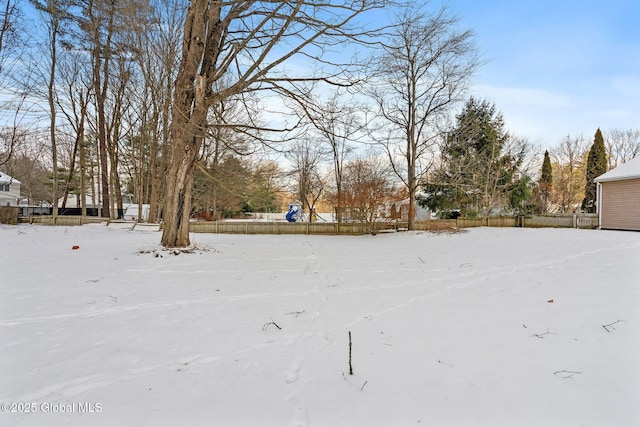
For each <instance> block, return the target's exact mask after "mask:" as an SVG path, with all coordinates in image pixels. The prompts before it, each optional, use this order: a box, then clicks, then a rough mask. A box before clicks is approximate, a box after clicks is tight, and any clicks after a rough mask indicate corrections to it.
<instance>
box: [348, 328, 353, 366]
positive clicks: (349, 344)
mask: <svg viewBox="0 0 640 427" xmlns="http://www.w3.org/2000/svg"><path fill="white" fill-rule="evenodd" d="M349 375H353V366H351V331H349Z"/></svg>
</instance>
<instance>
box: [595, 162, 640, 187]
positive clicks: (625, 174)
mask: <svg viewBox="0 0 640 427" xmlns="http://www.w3.org/2000/svg"><path fill="white" fill-rule="evenodd" d="M634 178H640V156H636V157H634V158H633V159H631V160H628V161H627V162H625V163H623V164H621V165H618V167H615V168H613V169H611V170H610V171H609V172H607V173H604V174H602V175H600V176H599V177H597V178H596V179H594V181H595V182H606V181H620V180H623V179H634Z"/></svg>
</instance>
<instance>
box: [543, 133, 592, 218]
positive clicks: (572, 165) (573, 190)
mask: <svg viewBox="0 0 640 427" xmlns="http://www.w3.org/2000/svg"><path fill="white" fill-rule="evenodd" d="M587 150H588V147H587V142H586V140H585V139H584V137H583V136H582V135H577V136H574V137H572V136H571V135H567V136H566V137H565V138H564V139H563V140H562V142H561V143H560V145H558V146H557V147H555V148H554V149H553V150H552V151H551V157H552V159H553V163H552V167H553V192H552V201H553V203H554V204H555V205H557V206H558V208H559V210H560V211H561V212H563V213H564V212H573V211H574V209H575V206H577V205H578V204H579V203H580V201H581V200H582V199H583V197H584V184H583V183H584V180H585V168H586V154H587Z"/></svg>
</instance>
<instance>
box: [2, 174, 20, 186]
mask: <svg viewBox="0 0 640 427" xmlns="http://www.w3.org/2000/svg"><path fill="white" fill-rule="evenodd" d="M0 184H22V183H21V182H20V181H18V180H17V179H15V178H12V177H10V176H9V175H7V174H6V173H4V172H0Z"/></svg>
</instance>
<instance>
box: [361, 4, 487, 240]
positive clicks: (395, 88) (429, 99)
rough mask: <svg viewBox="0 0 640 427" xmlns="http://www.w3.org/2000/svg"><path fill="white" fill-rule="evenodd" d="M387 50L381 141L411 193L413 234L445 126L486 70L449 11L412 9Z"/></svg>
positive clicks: (382, 69)
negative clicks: (419, 196)
mask: <svg viewBox="0 0 640 427" xmlns="http://www.w3.org/2000/svg"><path fill="white" fill-rule="evenodd" d="M396 22H397V24H396V26H395V29H394V31H393V33H392V34H391V35H390V38H389V40H388V41H387V42H386V44H385V46H384V52H383V56H382V57H381V58H380V61H379V67H378V70H377V73H376V78H377V82H378V84H377V87H376V88H375V90H374V91H373V93H372V97H373V99H374V100H375V102H376V104H377V107H378V110H379V113H378V114H379V117H380V121H381V122H382V125H381V129H377V130H376V132H375V134H376V136H375V138H376V140H377V141H379V142H381V143H382V144H383V145H384V147H385V149H386V151H387V153H388V156H389V160H390V161H391V164H392V166H393V169H394V172H395V173H396V174H397V176H398V177H399V178H400V179H401V180H402V182H403V183H404V185H405V186H406V188H407V191H408V193H409V229H413V228H414V221H415V193H416V190H417V188H418V186H419V184H420V179H421V177H423V176H424V175H425V174H426V173H427V172H428V171H429V168H430V167H431V165H432V164H433V161H434V158H435V155H436V149H435V148H436V147H435V144H436V142H437V139H438V137H439V136H440V134H441V127H442V124H443V121H446V118H447V116H448V114H449V112H450V111H451V108H452V107H453V106H454V105H455V104H456V103H457V102H458V101H460V100H461V99H462V96H463V95H464V93H465V91H466V89H467V87H468V84H469V79H470V78H471V76H472V75H473V73H474V72H475V71H476V69H477V68H478V67H479V65H480V61H479V59H478V56H477V52H476V48H475V46H474V41H473V34H472V33H471V31H459V30H458V29H457V25H458V22H459V20H458V18H457V17H455V16H452V15H451V14H450V13H449V12H448V10H447V9H446V7H443V8H442V9H440V10H438V11H437V12H435V13H432V14H424V13H422V12H421V11H420V10H419V9H417V10H416V9H413V8H412V9H408V10H407V11H406V12H405V13H404V14H403V15H400V16H398V17H397V18H396Z"/></svg>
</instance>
